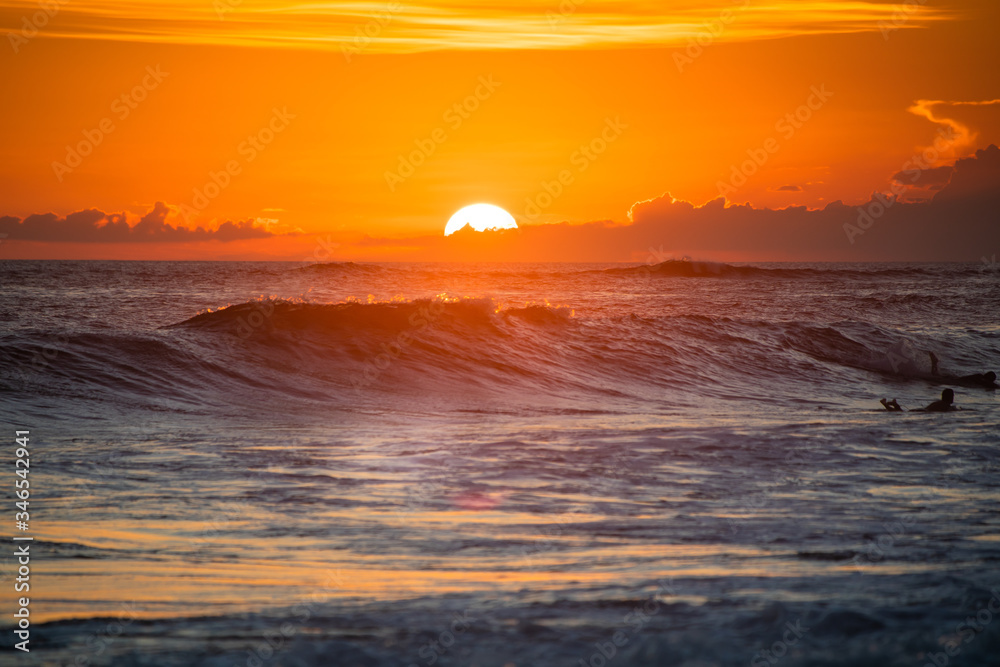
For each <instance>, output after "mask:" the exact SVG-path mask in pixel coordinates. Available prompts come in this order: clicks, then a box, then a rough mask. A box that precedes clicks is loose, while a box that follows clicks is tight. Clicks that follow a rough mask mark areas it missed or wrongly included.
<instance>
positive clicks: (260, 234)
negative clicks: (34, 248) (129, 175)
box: [0, 202, 273, 243]
mask: <svg viewBox="0 0 1000 667" xmlns="http://www.w3.org/2000/svg"><path fill="white" fill-rule="evenodd" d="M169 213H170V209H169V208H168V207H167V205H166V204H164V203H163V202H156V205H155V206H153V210H151V211H150V212H149V213H147V214H146V215H144V216H142V218H141V219H140V220H139V222H138V223H137V224H135V225H134V226H130V225H129V224H128V222H127V221H126V219H125V215H124V214H122V213H104V212H103V211H99V210H97V209H93V208H92V209H87V210H85V211H77V212H76V213H71V214H69V215H67V216H66V217H65V218H60V217H59V216H57V215H56V214H55V213H45V214H36V215H29V216H28V217H27V218H25V219H24V220H19V219H18V218H14V217H11V216H5V217H0V234H6V235H7V238H8V239H10V240H12V241H16V240H20V241H51V242H60V243H142V242H164V243H185V242H190V241H212V240H215V241H239V240H243V239H261V238H266V237H269V236H273V234H271V232H268V231H267V230H265V229H262V228H260V227H255V226H254V221H253V220H246V221H244V222H229V221H226V222H224V223H222V224H221V225H220V226H219V228H218V229H215V230H206V229H204V228H202V227H198V228H197V229H187V228H186V227H174V226H173V225H171V224H169V223H167V222H166V218H167V215H168V214H169Z"/></svg>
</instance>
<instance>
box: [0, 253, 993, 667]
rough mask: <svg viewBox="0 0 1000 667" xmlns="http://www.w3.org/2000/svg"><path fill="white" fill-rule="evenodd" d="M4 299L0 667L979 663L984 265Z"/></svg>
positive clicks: (406, 271)
mask: <svg viewBox="0 0 1000 667" xmlns="http://www.w3.org/2000/svg"><path fill="white" fill-rule="evenodd" d="M0 285H2V288H3V289H2V290H0V313H2V316H3V317H2V325H0V422H2V423H3V424H4V426H5V429H6V436H5V437H6V439H7V444H6V447H7V451H8V456H7V461H8V465H9V469H8V471H7V472H5V473H3V475H2V476H0V478H2V479H3V480H5V481H4V482H3V483H2V486H3V491H2V492H3V494H4V497H5V498H6V499H7V500H8V501H9V502H8V512H9V513H10V516H8V518H7V519H5V520H4V535H5V537H4V541H5V542H6V543H7V544H6V546H5V547H4V550H3V555H2V559H3V560H2V562H0V568H2V572H0V574H2V578H3V582H2V586H3V589H4V591H5V596H4V599H5V600H6V602H5V608H4V610H3V613H2V616H0V619H2V620H0V625H2V631H3V635H4V636H6V637H7V638H8V639H7V640H5V641H4V642H3V646H2V648H0V651H2V653H0V661H2V662H3V663H4V664H10V665H14V664H31V665H46V666H47V665H59V666H63V665H74V666H76V665H121V666H126V667H130V666H139V665H144V666H145V665H178V666H181V665H183V666H188V665H197V666H212V667H237V666H240V667H242V666H246V667H264V666H271V667H279V666H284V667H292V666H312V665H336V666H344V667H355V666H365V667H383V666H386V667H388V666H394V667H430V666H432V665H433V666H441V667H452V666H460V665H461V666H478V667H522V666H534V665H539V666H544V667H548V666H560V665H564V666H565V667H580V666H583V667H587V666H589V667H605V665H611V666H614V665H622V666H632V665H636V666H646V665H651V666H652V665H656V666H661V665H666V666H671V667H673V666H682V667H709V666H720V667H723V666H725V667H728V666H730V665H733V666H736V665H749V666H751V667H759V666H760V667H762V666H765V665H767V666H773V665H782V667H784V666H788V667H792V666H798V665H810V666H813V665H816V666H819V665H824V666H825V665H861V666H866V665H871V666H876V665H877V666H880V667H884V666H896V665H900V666H902V665H912V666H913V667H923V666H924V665H935V666H936V667H945V665H959V666H973V665H1000V657H998V656H1000V446H998V445H1000V427H998V423H1000V396H998V394H997V392H995V391H988V390H986V389H982V388H975V387H967V386H960V385H959V384H956V383H954V382H952V381H950V380H949V379H948V378H949V377H955V376H963V375H967V374H970V373H981V372H985V371H990V370H992V371H997V370H1000V317H998V314H997V310H998V306H1000V270H998V269H997V267H996V266H995V265H990V264H986V263H984V264H980V265H976V264H863V265H862V264H755V265H735V264H714V263H702V262H693V261H686V260H684V261H669V262H664V263H662V264H658V265H655V266H651V265H622V264H599V265H598V264H579V265H577V264H496V265H488V264H470V265H463V264H354V263H331V264H311V265H310V264H304V263H298V264H296V263H280V262H113V261H79V262H77V261H4V262H0ZM931 352H933V353H934V355H936V357H937V359H939V368H938V369H937V372H938V375H935V374H933V373H932V370H933V369H932V366H931V363H930V354H929V353H931ZM949 386H950V387H953V388H954V389H955V394H956V404H957V405H958V406H959V407H961V408H962V410H961V411H956V412H948V413H923V412H903V413H889V412H886V411H884V410H883V409H882V407H881V406H880V405H879V400H880V399H882V398H889V399H892V398H897V399H898V400H899V402H900V403H901V404H902V405H903V406H904V407H906V408H917V407H921V406H924V405H927V404H928V403H930V402H931V401H933V400H935V399H937V398H938V397H939V396H940V394H941V391H942V389H944V388H945V387H949ZM18 430H20V431H30V447H29V449H30V451H31V467H30V476H29V477H28V479H29V480H30V489H31V505H30V515H31V521H30V530H29V531H27V532H26V533H25V534H26V535H30V536H31V537H33V538H34V539H33V541H32V542H31V547H30V548H31V564H30V568H31V575H30V593H18V594H16V595H15V594H14V592H13V590H14V589H13V586H14V581H15V578H16V577H17V576H18V564H17V559H16V557H15V551H14V546H13V545H14V544H15V542H12V541H11V537H13V536H15V535H17V534H18V532H17V531H16V530H15V529H14V516H13V514H14V512H15V511H17V510H15V508H14V506H13V503H14V501H15V495H14V487H15V485H14V482H15V480H17V479H18V478H17V477H15V474H14V473H15V471H14V467H13V461H14V457H13V452H14V449H15V447H16V444H15V431H18ZM20 595H29V596H30V609H31V628H30V633H31V634H30V637H31V644H30V648H31V654H30V657H29V656H27V655H24V654H21V653H19V652H17V651H15V649H14V648H13V644H14V641H16V640H15V639H13V637H14V634H13V630H14V629H15V622H16V620H17V619H15V617H14V616H13V610H14V608H15V602H14V600H15V599H16V598H17V597H18V596H20Z"/></svg>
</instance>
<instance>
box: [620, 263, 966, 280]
mask: <svg viewBox="0 0 1000 667" xmlns="http://www.w3.org/2000/svg"><path fill="white" fill-rule="evenodd" d="M842 267H843V265H837V264H831V265H829V266H824V267H823V268H817V265H815V264H814V265H812V266H809V267H795V268H791V267H763V266H742V265H736V264H725V263H721V262H701V261H694V260H687V259H670V260H667V261H665V262H661V263H659V264H646V265H642V266H629V267H622V268H617V267H616V268H611V269H604V271H603V273H606V274H610V275H642V276H658V277H665V278H816V277H823V276H829V277H853V278H882V277H899V278H903V277H911V276H921V275H926V276H942V275H952V276H968V275H975V274H977V273H982V269H981V267H979V266H976V265H965V264H959V265H954V266H952V267H948V268H942V267H941V265H940V264H938V265H934V266H927V267H921V266H914V265H901V266H898V267H895V266H886V265H885V264H882V265H872V267H871V268H858V267H857V266H855V267H852V268H842Z"/></svg>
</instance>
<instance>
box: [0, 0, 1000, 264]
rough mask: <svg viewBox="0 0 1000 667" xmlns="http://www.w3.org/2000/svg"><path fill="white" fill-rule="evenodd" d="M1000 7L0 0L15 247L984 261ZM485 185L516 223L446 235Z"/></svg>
mask: <svg viewBox="0 0 1000 667" xmlns="http://www.w3.org/2000/svg"><path fill="white" fill-rule="evenodd" d="M997 25H1000V6H998V4H997V3H996V2H995V0H960V1H955V2H943V1H941V0H926V1H925V2H920V1H919V0H911V1H910V2H909V3H907V4H893V3H888V2H860V1H839V0H830V1H825V2H813V1H810V0H796V1H790V0H770V1H768V2H753V1H750V2H748V1H747V0H685V1H682V2H669V3H664V2H644V1H622V0H616V1H599V0H561V2H560V1H557V0H551V1H550V0H545V1H540V2H535V1H529V0H522V1H520V2H505V1H500V2H495V3H491V6H490V8H489V9H483V8H482V7H481V6H479V5H478V4H477V3H472V2H451V1H449V2H433V3H431V2H424V3H410V2H394V1H387V2H364V1H354V2H339V1H333V2H321V3H302V4H292V3H275V2H263V1H260V2H258V1H255V0H212V1H211V2H209V1H206V0H199V1H198V2H194V1H187V0H184V1H181V2H177V1H174V2H167V1H166V0H162V1H161V0H156V1H146V2H142V3H125V2H110V1H91V2H87V1H63V0H42V1H41V2H38V1H37V0H36V1H31V2H27V1H25V2H22V1H17V2H10V1H4V0H0V33H2V35H0V82H2V83H3V88H4V90H5V91H7V92H8V93H9V94H8V95H5V99H4V102H3V106H4V109H3V120H4V122H3V123H2V124H0V259H2V258H109V259H115V258H122V259H125V258H127V259H291V260H297V261H298V260H309V259H312V260H319V261H327V260H351V261H424V260H434V261H438V260H477V259H479V260H490V261H546V260H548V261H647V259H648V257H650V256H656V257H673V256H677V257H680V256H684V255H691V256H695V255H697V256H698V257H699V258H702V259H717V260H724V261H768V260H774V261H798V260H802V261H807V260H808V261H814V260H830V261H852V260H857V261H872V260H918V259H919V260H936V259H940V260H957V261H978V260H979V259H980V255H981V254H985V255H989V254H990V253H995V252H996V251H997V250H998V248H997V246H998V245H1000V236H998V234H1000V231H998V229H1000V225H996V220H997V216H996V210H997V209H996V205H998V204H1000V201H998V190H1000V171H997V169H998V165H997V160H996V158H995V154H994V152H993V151H991V150H990V146H991V145H995V144H1000V80H998V79H997V77H996V74H995V71H994V69H995V63H997V62H1000V58H998V56H1000V44H998V42H997V40H996V39H995V37H994V34H993V33H994V32H995V28H996V26H997ZM956 193H959V194H956ZM956 198H957V199H956ZM883 200H884V201H885V202H888V205H886V204H885V203H882V202H883ZM481 202H483V203H491V204H495V205H497V206H500V207H502V208H504V209H506V210H507V211H509V212H510V213H511V214H512V215H513V216H514V218H515V220H516V221H517V224H518V226H519V230H513V231H506V232H484V233H475V234H474V235H472V236H470V235H469V234H458V235H455V236H454V237H447V238H445V237H444V236H443V230H444V227H445V224H446V223H447V221H448V220H449V218H450V217H451V216H452V214H454V213H455V212H456V211H458V210H459V209H461V208H462V207H464V206H466V205H470V204H475V203H481ZM879 205H881V206H883V208H885V209H886V212H885V213H882V214H879V215H878V216H872V217H871V222H869V219H868V218H865V217H864V215H865V214H866V212H869V211H870V209H872V207H874V209H873V210H874V211H875V212H877V211H878V208H877V207H878V206H879ZM943 217H947V218H948V220H944V219H943ZM789 226H790V227H789ZM852 227H853V228H854V229H852ZM945 227H947V229H948V234H947V243H944V242H942V238H943V237H942V233H943V232H942V229H944V228H945ZM789 230H791V231H789ZM902 237H905V239H906V241H905V242H902V241H901V240H900V239H901V238H902ZM653 249H655V251H656V252H655V253H654V252H652V250H653Z"/></svg>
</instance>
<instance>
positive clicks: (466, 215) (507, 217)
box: [444, 204, 517, 236]
mask: <svg viewBox="0 0 1000 667" xmlns="http://www.w3.org/2000/svg"><path fill="white" fill-rule="evenodd" d="M466 225H472V228H473V229H475V230H476V231H477V232H482V231H485V230H487V229H517V222H516V221H515V220H514V216H512V215H511V214H510V213H508V212H507V211H505V210H503V209H502V208H500V207H499V206H494V205H493V204H473V205H472V206H466V207H465V208H463V209H462V210H461V211H459V212H458V213H456V214H455V215H453V216H451V220H449V221H448V224H447V225H445V228H444V235H445V236H451V235H452V234H454V233H455V232H457V231H458V230H460V229H462V228H463V227H465V226H466Z"/></svg>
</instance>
